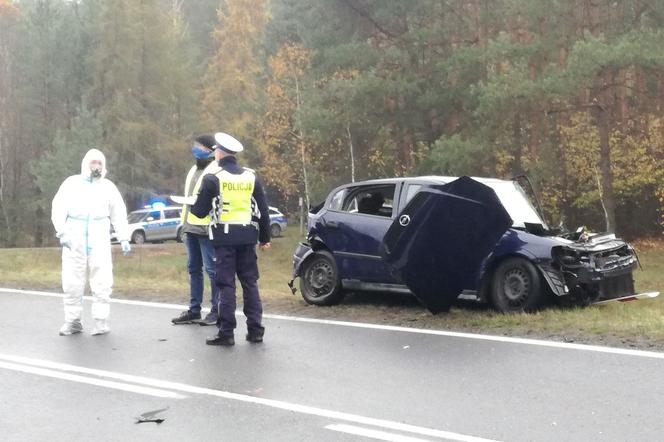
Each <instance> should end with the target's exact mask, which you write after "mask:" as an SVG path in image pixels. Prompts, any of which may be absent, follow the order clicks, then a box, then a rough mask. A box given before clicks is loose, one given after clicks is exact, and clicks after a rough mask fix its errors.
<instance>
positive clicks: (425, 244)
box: [383, 177, 512, 313]
mask: <svg viewBox="0 0 664 442" xmlns="http://www.w3.org/2000/svg"><path fill="white" fill-rule="evenodd" d="M511 225H512V220H511V219H510V217H509V215H508V213H507V211H506V210H505V208H504V207H503V205H502V204H501V203H500V200H499V199H498V197H497V196H496V194H495V192H494V191H493V190H492V189H491V188H490V187H488V186H485V185H483V184H481V183H479V182H477V181H475V180H473V179H471V178H469V177H461V178H459V179H457V180H455V181H452V182H450V183H448V184H444V185H432V186H427V187H423V188H421V189H419V191H418V192H417V193H416V194H415V195H414V196H413V198H412V199H411V200H410V202H409V203H408V204H407V205H406V207H405V208H404V209H403V210H402V211H401V213H400V214H399V217H398V218H397V219H396V220H395V221H394V222H393V223H392V225H391V226H390V228H389V230H388V232H387V233H386V234H385V237H384V242H383V247H384V254H385V259H386V263H387V264H388V265H389V267H390V268H391V269H392V270H393V271H394V272H395V273H397V274H398V275H399V276H400V277H401V279H403V281H404V282H405V283H406V285H407V286H408V288H409V289H410V290H411V291H412V292H413V294H414V295H415V296H416V297H417V298H418V299H419V300H420V301H421V302H422V303H423V304H424V305H425V306H426V307H427V308H428V309H429V310H431V311H432V312H434V313H437V312H440V311H445V310H447V309H449V306H450V305H451V304H452V302H454V300H455V299H456V297H457V296H458V295H459V294H460V293H461V291H462V290H463V289H465V288H469V287H473V286H474V283H475V277H476V275H477V272H478V271H479V268H480V265H481V263H482V261H483V260H484V259H485V258H486V257H487V256H488V255H489V254H490V253H491V252H492V251H493V248H494V247H495V245H496V244H497V243H498V241H499V240H500V239H501V237H502V236H503V234H504V233H505V232H506V231H507V229H508V228H509V227H510V226H511Z"/></svg>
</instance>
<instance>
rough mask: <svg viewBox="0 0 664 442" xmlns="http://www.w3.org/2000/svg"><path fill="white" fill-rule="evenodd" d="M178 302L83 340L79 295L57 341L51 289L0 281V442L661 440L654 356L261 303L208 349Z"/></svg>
mask: <svg viewBox="0 0 664 442" xmlns="http://www.w3.org/2000/svg"><path fill="white" fill-rule="evenodd" d="M181 309H182V306H174V305H167V304H150V303H141V302H132V301H125V302H115V303H114V304H113V305H112V308H111V312H112V313H111V315H112V317H111V327H112V332H111V333H110V334H108V335H104V336H90V335H89V333H88V331H89V330H90V328H91V321H90V318H89V310H90V308H89V301H88V300H86V302H85V309H84V312H85V313H84V327H87V329H86V333H83V334H79V335H75V336H68V337H61V336H58V333H57V332H58V329H59V327H60V325H61V322H62V301H61V299H60V298H59V297H57V296H52V295H49V294H41V295H40V294H38V293H37V292H19V291H11V290H4V289H0V311H2V313H3V319H2V321H0V336H1V337H2V338H1V340H0V430H1V431H2V433H0V439H2V440H7V441H31V440H34V441H42V440H51V441H60V440H62V441H64V440H77V441H78V440H100V441H115V440H117V441H127V440H193V441H195V440H213V439H214V440H233V441H245V440H246V441H250V440H251V441H256V440H266V441H267V440H269V441H275V440H276V441H282V440H283V441H294V440H317V441H318V440H321V441H326V440H330V441H332V440H334V441H339V440H341V441H344V440H366V441H369V440H391V441H400V442H407V441H411V442H412V441H418V440H437V441H440V440H461V441H464V440H467V441H482V440H501V441H567V440H575V441H579V440H583V441H594V440H601V441H626V440H630V441H631V440H639V441H661V440H663V439H664V421H663V420H662V417H661V409H662V408H664V353H652V352H644V351H630V350H624V349H610V348H599V347H590V346H582V345H576V344H564V343H562V344H560V343H550V342H547V341H535V340H520V339H515V338H503V337H491V336H481V335H470V334H456V333H447V332H435V331H430V330H417V329H401V328H398V327H381V326H371V325H366V324H349V323H340V322H326V321H319V320H299V319H297V318H289V317H279V316H270V315H266V318H265V326H266V329H267V330H266V335H265V342H264V343H263V344H250V343H248V342H246V341H244V339H243V337H244V332H245V330H244V324H243V318H242V317H240V318H239V323H240V327H239V328H238V332H237V334H236V345H235V347H232V348H219V347H211V346H207V345H205V337H206V336H208V335H211V334H213V333H214V331H215V330H214V329H213V328H212V327H200V326H198V325H180V326H173V325H171V324H170V318H172V317H174V316H176V315H177V314H178V313H179V311H180V310H181ZM163 408H168V409H167V410H166V411H163V412H161V413H159V414H158V415H157V417H162V418H164V419H165V420H164V421H163V422H162V423H161V424H156V423H151V422H149V423H141V424H136V423H135V422H136V419H135V418H136V417H138V416H140V415H141V414H142V413H145V412H148V411H151V410H157V409H163Z"/></svg>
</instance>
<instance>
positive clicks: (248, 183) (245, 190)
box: [215, 168, 256, 225]
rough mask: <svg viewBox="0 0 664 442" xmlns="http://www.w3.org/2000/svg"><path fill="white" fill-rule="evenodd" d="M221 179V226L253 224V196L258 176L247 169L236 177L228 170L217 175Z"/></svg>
mask: <svg viewBox="0 0 664 442" xmlns="http://www.w3.org/2000/svg"><path fill="white" fill-rule="evenodd" d="M215 175H216V176H217V178H218V179H219V203H220V209H221V210H218V213H219V215H218V223H219V224H243V225H247V224H251V213H252V212H251V196H252V194H253V193H254V185H255V183H256V174H255V173H254V171H253V170H251V169H246V168H245V170H244V172H242V173H241V174H238V175H235V174H232V173H230V172H228V171H226V170H223V169H222V170H221V171H219V172H217V173H216V174H215Z"/></svg>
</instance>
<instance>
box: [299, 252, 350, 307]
mask: <svg viewBox="0 0 664 442" xmlns="http://www.w3.org/2000/svg"><path fill="white" fill-rule="evenodd" d="M300 289H301V291H302V297H303V298H304V300H305V301H306V302H307V303H309V304H314V305H333V304H338V303H339V302H341V300H342V299H343V297H344V294H343V291H342V290H341V280H340V279H339V271H338V270H337V264H336V262H335V261H334V257H333V256H332V254H331V253H330V252H328V251H326V250H320V251H317V252H314V253H313V255H311V256H310V257H309V259H307V260H306V261H305V262H304V268H303V269H302V273H301V276H300Z"/></svg>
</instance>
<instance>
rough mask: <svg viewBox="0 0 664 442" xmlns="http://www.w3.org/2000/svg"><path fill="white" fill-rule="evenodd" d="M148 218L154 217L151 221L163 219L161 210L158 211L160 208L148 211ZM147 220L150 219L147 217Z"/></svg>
mask: <svg viewBox="0 0 664 442" xmlns="http://www.w3.org/2000/svg"><path fill="white" fill-rule="evenodd" d="M148 218H152V219H151V220H149V221H157V220H160V219H161V212H160V211H158V210H155V211H152V212H150V213H148ZM146 221H148V219H146Z"/></svg>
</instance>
